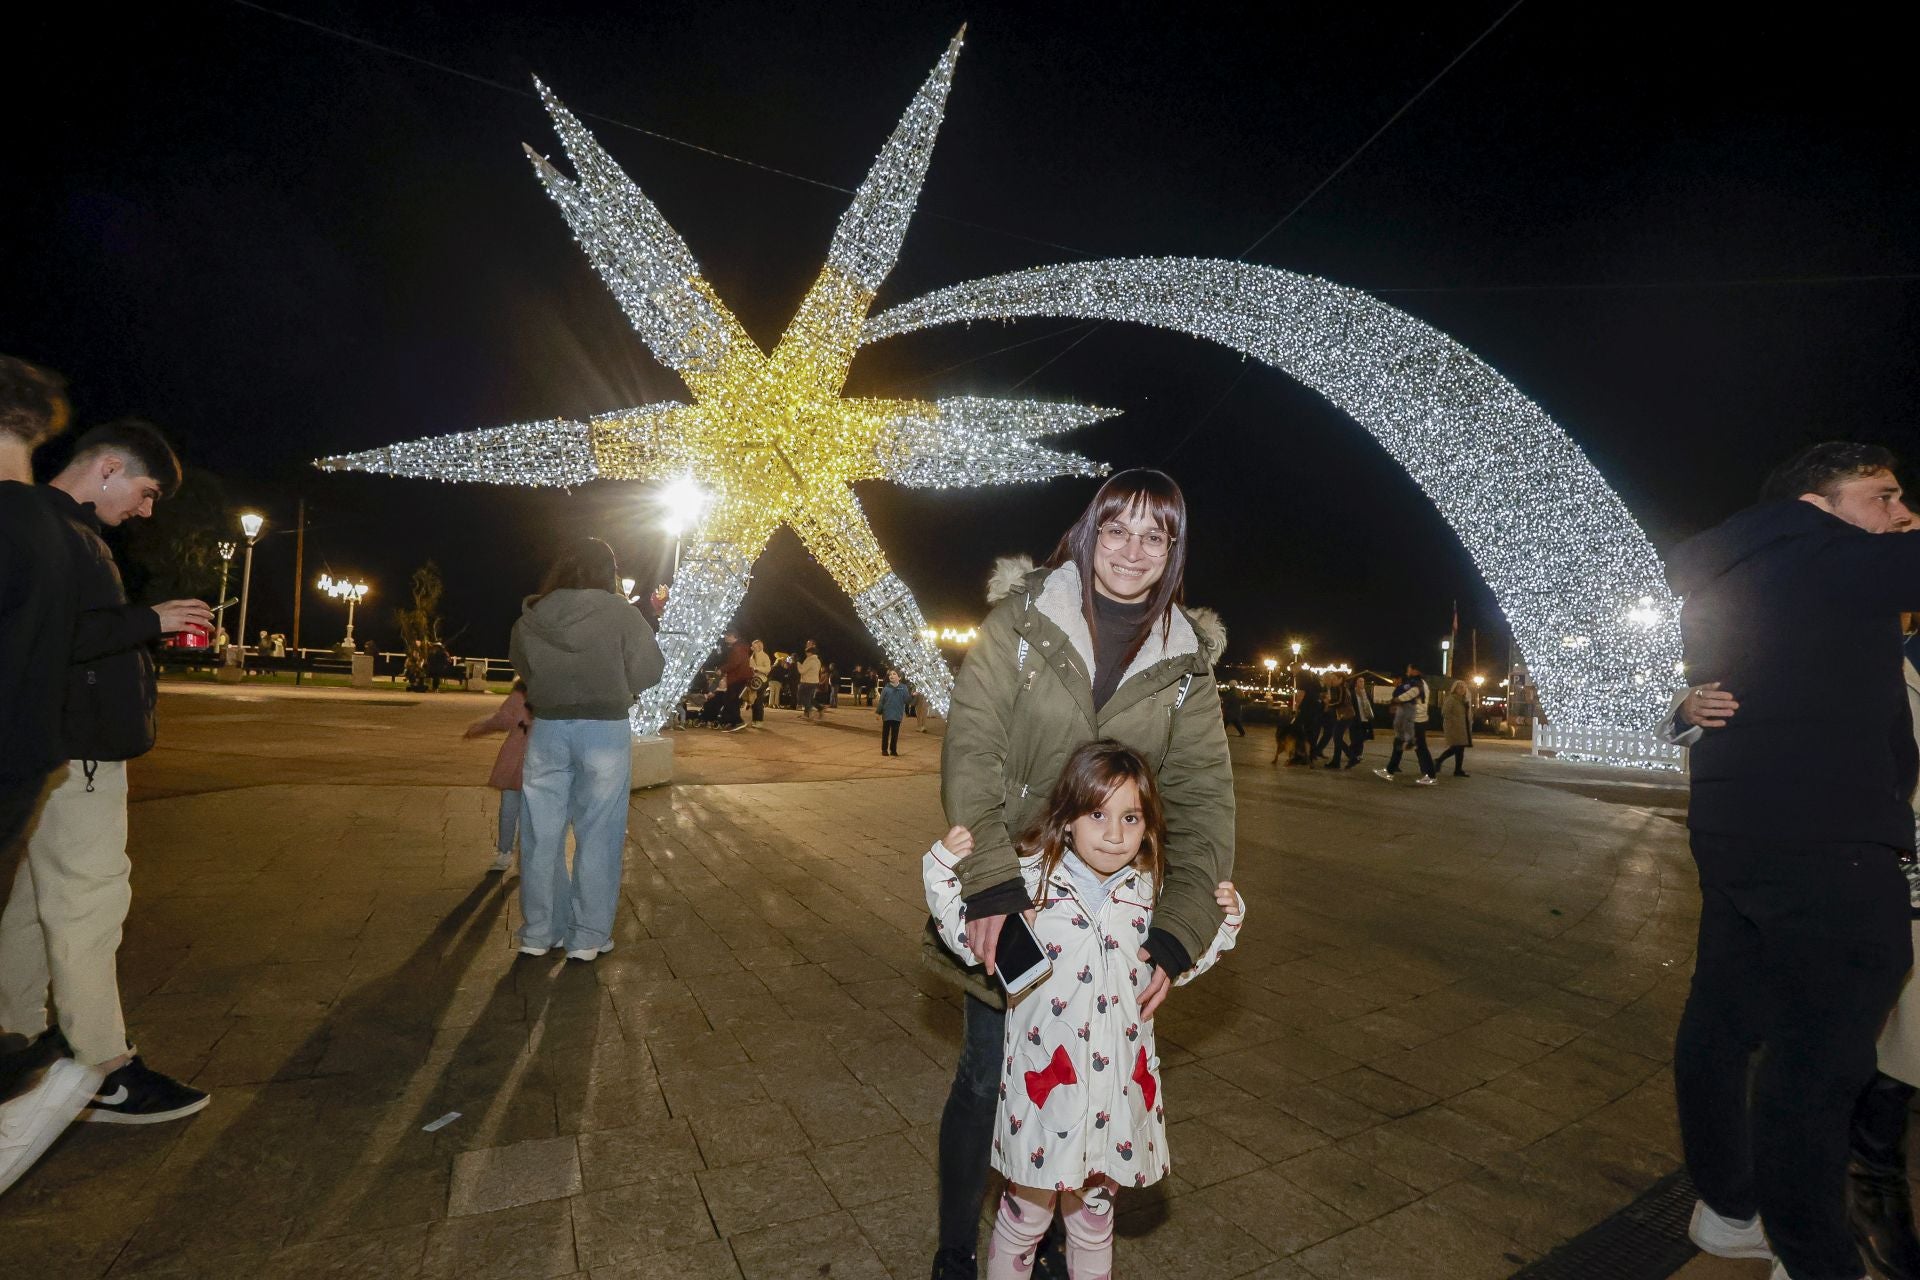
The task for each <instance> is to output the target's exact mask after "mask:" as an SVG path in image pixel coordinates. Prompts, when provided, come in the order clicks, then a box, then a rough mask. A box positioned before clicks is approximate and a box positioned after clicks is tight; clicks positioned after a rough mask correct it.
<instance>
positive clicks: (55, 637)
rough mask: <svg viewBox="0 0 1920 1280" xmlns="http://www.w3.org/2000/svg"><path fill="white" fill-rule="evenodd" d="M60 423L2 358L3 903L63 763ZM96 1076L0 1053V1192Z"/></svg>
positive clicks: (41, 378)
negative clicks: (56, 488)
mask: <svg viewBox="0 0 1920 1280" xmlns="http://www.w3.org/2000/svg"><path fill="white" fill-rule="evenodd" d="M66 424H67V400H66V396H65V394H64V391H63V386H62V383H61V381H60V379H59V377H58V376H56V375H54V374H52V373H49V372H48V371H47V370H45V369H40V368H37V367H35V366H33V365H30V364H28V363H27V362H26V361H24V360H16V359H14V358H12V357H11V356H0V725H3V726H5V729H4V732H0V908H4V907H5V905H6V902H7V898H8V894H9V891H10V890H11V888H12V886H13V881H14V874H15V870H16V868H17V867H18V866H19V863H20V859H21V857H22V856H23V855H24V854H25V852H26V832H27V829H28V827H29V826H30V825H31V824H32V822H33V819H34V817H35V815H36V814H37V813H38V811H39V808H40V802H41V798H42V796H43V795H44V794H45V793H46V790H47V787H48V783H49V780H50V779H51V778H52V777H53V776H54V774H55V772H56V771H57V770H62V769H64V768H65V766H66V758H65V744H64V742H63V741H62V737H61V702H62V695H63V694H64V693H65V691H66V679H67V661H68V655H69V653H70V652H71V651H72V648H73V620H74V611H75V607H76V606H75V595H74V582H73V575H72V574H71V573H70V572H69V571H68V568H67V542H66V530H65V529H64V527H63V526H62V525H61V523H60V519H59V517H58V516H56V515H54V513H53V506H52V504H51V503H49V502H48V501H47V499H46V494H45V493H44V492H43V491H41V490H39V489H37V488H35V487H34V483H33V452H34V450H35V449H36V448H38V447H39V446H40V445H41V444H44V443H45V442H46V441H48V440H50V439H51V438H53V437H54V436H56V435H58V434H59V433H60V432H61V431H62V430H64V429H65V427H66ZM101 1074H102V1073H101V1072H100V1071H99V1070H97V1069H96V1068H93V1067H90V1066H84V1065H82V1064H81V1063H78V1062H75V1061H73V1059H72V1058H70V1057H69V1056H68V1055H67V1053H66V1052H65V1049H64V1046H62V1045H60V1044H59V1042H58V1041H57V1040H55V1039H54V1038H53V1037H42V1038H41V1039H39V1040H37V1041H35V1042H34V1043H33V1044H31V1045H29V1046H27V1047H26V1048H23V1049H18V1050H16V1051H14V1052H11V1053H6V1054H3V1055H0V1192H3V1191H5V1190H6V1189H7V1188H8V1187H10V1186H12V1185H13V1183H14V1182H15V1180H17V1179H18V1178H19V1177H20V1175H21V1174H23V1173H25V1172H26V1171H27V1169H28V1168H29V1167H30V1166H31V1165H32V1164H33V1162H34V1161H35V1160H37V1159H39V1158H40V1156H41V1154H42V1153H43V1152H45V1151H46V1149H47V1147H48V1146H49V1145H51V1144H52V1142H53V1140H54V1139H55V1138H56V1137H58V1136H59V1135H60V1132H61V1131H62V1130H63V1129H65V1128H66V1127H67V1125H68V1124H69V1123H71V1122H72V1120H73V1118H74V1117H75V1116H77V1115H78V1114H79V1113H80V1110H81V1108H82V1107H84V1106H86V1105H87V1103H88V1102H90V1101H91V1100H92V1098H93V1093H94V1090H95V1089H96V1088H98V1087H99V1084H100V1078H101Z"/></svg>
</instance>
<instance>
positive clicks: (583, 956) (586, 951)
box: [567, 938, 613, 960]
mask: <svg viewBox="0 0 1920 1280" xmlns="http://www.w3.org/2000/svg"><path fill="white" fill-rule="evenodd" d="M611 950H613V939H612V938H608V939H607V940H606V941H605V942H603V943H601V944H600V945H599V946H597V947H583V948H581V949H580V950H579V951H569V952H567V959H569V960H596V959H598V958H599V957H601V956H603V955H605V954H607V952H609V951H611Z"/></svg>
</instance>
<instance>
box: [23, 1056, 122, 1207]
mask: <svg viewBox="0 0 1920 1280" xmlns="http://www.w3.org/2000/svg"><path fill="white" fill-rule="evenodd" d="M38 1075H39V1079H38V1080H37V1081H35V1082H34V1084H33V1086H32V1087H31V1088H28V1089H25V1090H23V1091H22V1092H20V1093H18V1094H16V1095H15V1096H14V1097H11V1098H8V1099H7V1100H6V1101H5V1102H3V1103H0V1191H5V1190H6V1189H7V1188H8V1187H10V1186H12V1185H13V1184H14V1182H15V1180H16V1179H18V1178H19V1177H20V1175H21V1174H23V1173H25V1172H26V1171H27V1170H28V1169H29V1168H31V1167H32V1166H33V1162H34V1161H36V1160H38V1159H39V1158H40V1157H41V1156H42V1155H43V1154H45V1153H46V1150H47V1148H48V1147H50V1146H52V1145H53V1140H54V1139H55V1138H57V1137H59V1136H60V1135H61V1133H63V1132H64V1131H65V1130H66V1127H67V1126H68V1125H70V1124H72V1123H73V1120H74V1117H75V1116H78V1115H79V1114H80V1112H81V1110H82V1109H83V1108H85V1107H86V1105H87V1104H88V1103H89V1102H91V1101H93V1094H94V1091H95V1090H96V1089H98V1088H99V1087H100V1081H101V1080H103V1079H104V1078H105V1073H103V1072H102V1071H101V1070H100V1069H99V1068H98V1067H86V1066H82V1065H80V1064H79V1063H78V1062H75V1061H74V1060H73V1059H72V1058H58V1059H55V1060H54V1061H53V1062H52V1063H50V1064H48V1065H47V1066H46V1067H45V1068H43V1069H41V1070H40V1071H39V1072H38ZM29 1078H31V1077H29Z"/></svg>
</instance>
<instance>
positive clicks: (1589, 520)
mask: <svg viewBox="0 0 1920 1280" xmlns="http://www.w3.org/2000/svg"><path fill="white" fill-rule="evenodd" d="M1042 316H1044V317H1053V318H1061V319H1080V320H1115V321H1126V322H1131V323H1137V324H1145V325H1151V326H1154V327H1157V328H1162V329H1171V330H1175V331H1177V332H1181V333H1186V334H1190V335H1192V336H1194V337H1199V338H1205V339H1207V340H1209V341H1213V342H1218V343H1220V344H1222V345H1224V346H1227V347H1230V348H1232V349H1233V350H1235V351H1238V352H1240V353H1242V354H1243V355H1247V356H1251V357H1253V358H1254V359H1256V360H1260V361H1262V362H1263V363H1265V364H1269V365H1272V366H1273V367H1274V368H1277V369H1280V370H1282V371H1284V372H1285V373H1287V374H1289V375H1290V376H1292V377H1294V378H1296V379H1298V380H1299V381H1300V382H1301V383H1303V384H1305V385H1306V386H1308V387H1310V388H1312V389H1313V390H1315V391H1317V392H1319V393H1320V394H1321V395H1323V396H1325V397H1326V398H1327V399H1328V400H1329V401H1330V402H1332V403H1333V405H1334V406H1335V407H1337V408H1339V409H1341V410H1343V411H1344V412H1346V413H1347V414H1348V415H1349V416H1350V417H1351V418H1353V420H1354V421H1355V422H1357V423H1358V424H1359V425H1360V426H1362V427H1363V428H1365V429H1366V430H1367V432H1368V433H1369V434H1371V435H1372V436H1373V438H1374V439H1375V440H1377V441H1378V442H1379V443H1380V445H1381V446H1382V447H1383V448H1384V449H1386V451H1387V453H1388V454H1389V455H1390V456H1391V457H1392V458H1393V459H1394V461H1396V462H1398V463H1399V464H1400V465H1401V466H1402V467H1403V468H1405V469H1406V471H1407V473H1408V474H1409V475H1410V476H1412V477H1413V479H1414V480H1415V482H1417V483H1418V484H1419V485H1420V487H1421V488H1422V489H1423V490H1425V492H1426V494H1427V496H1428V497H1430V498H1431V499H1432V500H1433V503H1434V505H1435V506H1436V507H1438V508H1439V510H1440V514H1441V515H1442V516H1444V517H1445V518H1446V520H1447V523H1448V524H1450V525H1451V526H1452V527H1453V530H1454V532H1455V533H1456V534H1458V535H1459V537H1460V540H1461V542H1462V543H1463V544H1465V546H1466V548H1467V551H1468V553H1469V554H1470V555H1471V556H1472V557H1473V560H1474V563H1475V565H1477V566H1478V568H1479V569H1480V572H1481V574H1482V575H1483V576H1484V577H1485V578H1486V581H1487V585H1488V586H1490V587H1491V588H1492V589H1493V592H1494V595H1495V597H1496V598H1497V599H1498V600H1499V602H1500V607H1501V610H1502V612H1504V613H1505V614H1506V617H1507V621H1508V623H1509V624H1510V625H1511V626H1512V628H1513V635H1514V641H1515V643H1516V645H1517V646H1518V647H1519V649H1520V651H1521V653H1522V654H1523V655H1524V656H1525V658H1526V661H1527V669H1528V672H1529V674H1530V676H1531V679H1532V681H1533V683H1534V685H1535V687H1536V688H1537V690H1538V692H1539V697H1540V702H1541V705H1542V707H1543V708H1544V709H1545V710H1546V713H1547V715H1548V716H1549V717H1550V718H1551V719H1552V721H1553V722H1554V723H1555V724H1556V725H1560V726H1564V727H1566V728H1567V729H1569V730H1587V731H1595V732H1594V733H1593V734H1591V735H1590V736H1589V737H1588V739H1587V740H1588V741H1589V742H1592V741H1598V740H1600V738H1599V737H1598V735H1599V734H1605V733H1607V732H1610V731H1612V730H1620V731H1621V732H1623V733H1627V734H1635V733H1639V732H1641V731H1643V730H1648V729H1651V728H1652V727H1653V726H1654V725H1655V724H1657V723H1658V721H1659V720H1660V719H1661V717H1662V716H1663V715H1664V714H1665V712H1666V709H1667V701H1668V697H1667V693H1668V684H1667V682H1665V681H1664V680H1662V681H1655V680H1652V679H1650V678H1646V677H1644V676H1643V677H1642V679H1640V680H1636V679H1635V676H1636V674H1639V673H1645V672H1651V671H1662V672H1664V671H1667V670H1669V669H1671V668H1672V666H1673V664H1674V663H1675V662H1677V661H1678V660H1679V658H1680V626H1679V601H1678V600H1677V599H1675V598H1674V596H1673V595H1672V593H1671V592H1669V591H1668V590H1667V586H1666V574H1665V572H1664V570H1663V568H1662V566H1661V564H1660V559H1659V557H1658V556H1657V555H1656V554H1654V550H1653V546H1652V544H1651V543H1649V542H1648V541H1647V538H1646V535H1645V534H1644V533H1642V532H1641V530H1640V526H1639V525H1638V524H1637V523H1636V522H1635V521H1634V519H1633V516H1632V514H1631V513H1630V512H1628V510H1627V508H1626V506H1625V504H1624V503H1622V502H1621V501H1620V497H1619V495H1618V494H1616V493H1615V492H1614V491H1613V490H1612V488H1610V487H1609V486H1608V485H1607V483H1606V481H1605V480H1604V479H1603V478H1602V477H1601V476H1600V474H1599V472H1597V471H1596V470H1595V469H1594V467H1593V464H1592V463H1590V462H1589V461H1588V460H1587V458H1586V455H1585V454H1583V453H1582V452H1581V451H1580V448H1579V446H1578V445H1576V444H1575V443H1574V442H1573V441H1572V440H1571V439H1569V438H1568V436H1567V434H1566V432H1564V431H1562V430H1561V429H1560V427H1559V426H1558V425H1557V424H1555V423H1554V421H1553V420H1552V419H1551V418H1549V417H1548V416H1547V414H1546V413H1545V412H1544V411H1543V410H1542V409H1541V408H1540V407H1539V406H1538V405H1536V404H1534V403H1533V402H1532V401H1530V400H1528V399H1527V398H1526V397H1525V396H1524V395H1522V394H1521V393H1520V391H1519V390H1518V389H1517V388H1516V387H1514V386H1513V384H1512V383H1510V382H1508V381H1507V380H1506V379H1505V378H1503V377H1501V376H1500V374H1499V373H1497V372H1496V371H1495V370H1494V369H1493V368H1492V367H1490V366H1489V365H1488V364H1487V363H1486V362H1485V361H1483V360H1481V359H1480V358H1479V357H1478V356H1476V355H1474V354H1473V353H1472V352H1471V351H1469V350H1467V349H1466V348H1465V347H1463V346H1461V345H1460V344H1459V343H1458V342H1455V341H1454V340H1453V339H1452V338H1450V337H1448V336H1447V335H1446V334H1444V333H1442V332H1440V331H1439V330H1438V329H1435V328H1434V327H1433V326H1431V325H1429V324H1426V323H1425V322H1423V321H1421V320H1417V319H1415V318H1414V317H1412V316H1410V315H1407V314H1406V313H1404V312H1402V311H1399V310H1397V309H1396V308H1394V307H1391V306H1388V305H1387V304H1386V303H1384V302H1381V301H1380V300H1379V299H1377V298H1374V297H1371V296H1369V295H1367V294H1365V293H1362V292H1361V291H1359V290H1357V289H1349V288H1345V287H1343V286H1340V285H1336V284H1333V283H1331V282H1329V281H1326V280H1322V279H1318V278H1316V277H1313V276H1305V275H1299V274H1296V273H1294V272H1290V271H1281V270H1279V269H1277V268H1273V267H1262V266H1254V265H1251V264H1248V263H1244V262H1226V261H1212V260H1196V259H1191V258H1140V259H1124V260H1123V259H1114V260H1106V261H1099V262H1079V263H1072V264H1067V265H1062V266H1054V267H1038V268H1034V269H1032V270H1029V271H1017V272H1013V273H1011V274H1008V275H1002V276H994V277H992V278H989V279H985V280H974V281H969V282H967V283H965V284H958V285H954V286H952V287H950V288H946V289H940V290H937V291H935V292H934V293H931V294H928V295H927V296H925V297H923V298H919V299H916V300H914V301H911V302H907V303H903V304H901V305H900V306H897V307H894V308H893V309H892V310H889V311H886V312H884V313H882V314H881V315H878V316H875V317H874V318H873V319H872V320H871V321H869V322H868V324H867V327H866V330H865V332H864V333H863V334H862V337H861V340H862V341H863V342H875V341H878V340H880V339H882V338H887V337H891V336H894V335H896V334H903V333H910V332H913V331H915V330H919V329H925V328H929V327H931V326H934V325H943V324H953V323H956V322H970V321H974V320H992V319H1000V320H1013V319H1021V318H1027V317H1042ZM1609 740H1610V739H1609ZM1622 741H1628V739H1622Z"/></svg>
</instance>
